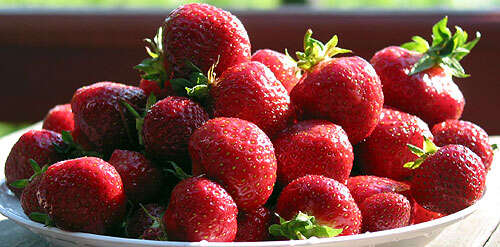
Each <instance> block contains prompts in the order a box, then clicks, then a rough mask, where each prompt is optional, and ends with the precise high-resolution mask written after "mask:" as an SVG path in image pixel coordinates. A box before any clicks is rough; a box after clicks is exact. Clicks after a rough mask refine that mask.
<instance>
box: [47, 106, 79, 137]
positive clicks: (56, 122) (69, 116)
mask: <svg viewBox="0 0 500 247" xmlns="http://www.w3.org/2000/svg"><path fill="white" fill-rule="evenodd" d="M42 128H43V129H46V130H52V131H54V132H57V133H61V132H62V131H63V130H65V131H70V132H71V131H73V129H74V128H75V120H74V119H73V112H72V111H71V105H70V104H65V105H56V106H54V108H52V109H50V111H49V113H47V116H45V119H44V120H43V126H42Z"/></svg>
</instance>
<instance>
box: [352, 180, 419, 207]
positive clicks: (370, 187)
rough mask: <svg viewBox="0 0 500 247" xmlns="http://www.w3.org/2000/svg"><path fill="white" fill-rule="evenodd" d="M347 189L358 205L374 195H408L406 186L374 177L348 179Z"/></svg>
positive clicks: (408, 187)
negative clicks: (391, 193)
mask: <svg viewBox="0 0 500 247" xmlns="http://www.w3.org/2000/svg"><path fill="white" fill-rule="evenodd" d="M347 188H349V191H350V192H351V195H352V197H353V198H354V200H355V201H356V203H357V204H358V205H361V203H363V201H364V200H365V199H366V198H368V197H370V196H372V195H375V194H380V193H386V192H394V193H399V194H402V195H405V196H406V195H409V194H410V186H409V185H408V184H405V183H402V182H398V181H395V180H392V179H390V178H384V177H376V176H356V177H350V178H349V180H348V181H347Z"/></svg>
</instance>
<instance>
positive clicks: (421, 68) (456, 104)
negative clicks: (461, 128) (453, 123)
mask: <svg viewBox="0 0 500 247" xmlns="http://www.w3.org/2000/svg"><path fill="white" fill-rule="evenodd" d="M447 20H448V19H447V17H445V18H444V19H442V20H441V21H439V22H438V23H436V24H435V25H434V27H433V28H432V37H433V41H432V45H431V46H429V44H428V43H427V41H426V40H424V39H423V38H422V37H420V36H414V37H413V42H409V43H405V44H403V45H402V47H396V46H390V47H387V48H384V49H382V50H381V51H378V52H377V53H375V55H374V56H373V58H372V59H371V60H370V62H371V64H372V65H373V67H374V68H375V70H376V71H377V74H378V75H379V76H380V80H381V81H382V85H383V89H384V96H385V104H386V105H389V106H393V107H397V108H398V109H401V110H402V111H405V112H408V113H410V114H414V115H416V116H418V117H420V118H421V119H422V120H424V121H425V122H427V123H428V124H429V125H434V124H436V123H439V122H442V121H444V120H447V119H459V118H460V116H461V115H462V111H463V108H464V104H465V100H464V97H463V95H462V93H461V92H460V89H459V88H458V87H457V85H456V84H455V83H454V82H453V79H452V76H456V77H459V78H463V77H467V76H468V75H467V74H465V72H464V69H463V68H462V66H461V65H460V63H459V61H460V60H461V59H462V58H463V57H464V56H465V55H467V54H468V53H469V52H470V50H471V49H472V48H473V47H474V46H475V45H476V43H477V42H478V41H479V37H480V34H479V33H477V38H476V39H474V40H473V41H471V42H468V43H465V42H466V41H467V33H466V32H465V31H463V30H462V29H461V28H460V27H458V26H457V27H456V28H457V31H456V33H455V34H453V35H452V34H451V31H450V30H449V29H448V28H447V27H446V24H447Z"/></svg>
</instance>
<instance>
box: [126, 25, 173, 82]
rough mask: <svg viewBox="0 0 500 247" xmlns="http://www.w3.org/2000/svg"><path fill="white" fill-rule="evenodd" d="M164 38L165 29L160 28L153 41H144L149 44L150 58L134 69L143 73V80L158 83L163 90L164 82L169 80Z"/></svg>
mask: <svg viewBox="0 0 500 247" xmlns="http://www.w3.org/2000/svg"><path fill="white" fill-rule="evenodd" d="M163 37H164V36H163V27H160V28H158V32H157V33H156V35H155V37H154V38H153V39H144V41H145V42H146V43H147V46H146V52H147V53H148V55H149V56H150V57H149V58H146V59H144V60H142V62H141V63H140V64H138V65H136V66H135V67H134V69H137V70H139V71H141V72H142V75H141V77H142V78H143V79H146V80H150V81H155V82H157V83H158V85H159V86H160V88H163V86H164V82H165V81H166V80H167V79H168V75H167V72H166V70H165V66H164V59H165V51H164V50H163Z"/></svg>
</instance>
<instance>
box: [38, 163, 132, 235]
mask: <svg viewBox="0 0 500 247" xmlns="http://www.w3.org/2000/svg"><path fill="white" fill-rule="evenodd" d="M68 195H71V196H68ZM37 197H38V202H39V203H40V205H41V206H42V207H43V209H44V210H45V212H47V214H48V217H49V218H50V219H51V221H53V222H54V224H55V225H56V226H57V227H59V228H61V229H63V230H68V231H80V232H88V233H95V234H104V233H106V232H108V231H110V230H111V229H112V228H113V227H115V226H117V225H119V224H120V223H121V220H122V219H123V217H124V216H125V208H126V198H125V192H124V190H123V184H122V181H121V179H120V175H119V174H118V172H117V171H116V169H115V168H114V167H113V166H112V165H110V164H109V163H107V162H106V161H104V160H101V159H99V158H94V157H83V158H77V159H72V160H65V161H61V162H58V163H56V164H54V165H52V166H50V167H49V168H48V169H47V171H46V172H45V173H44V175H43V176H42V179H41V181H40V186H39V188H38V194H37Z"/></svg>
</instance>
